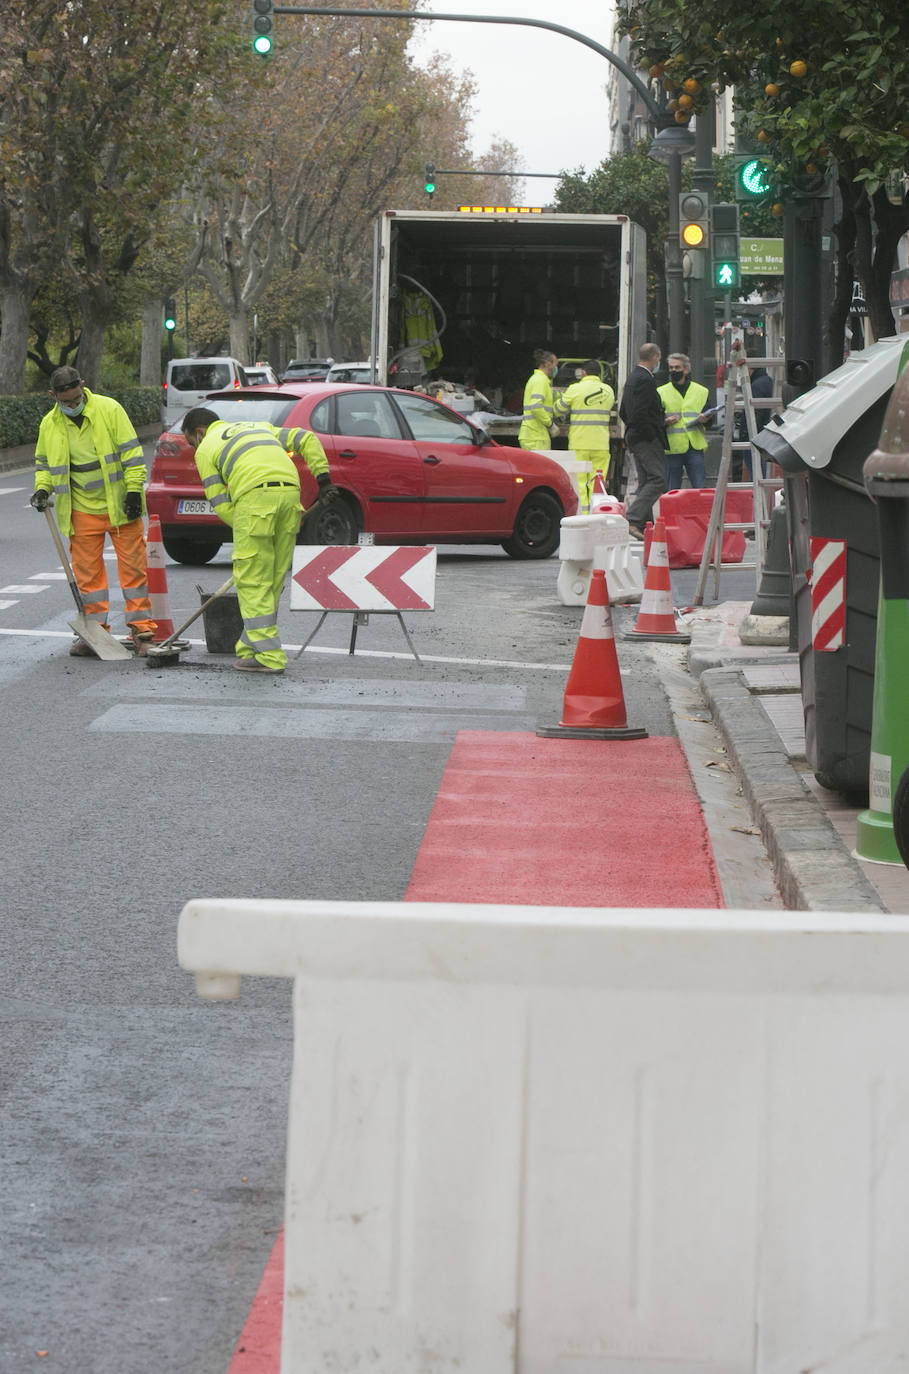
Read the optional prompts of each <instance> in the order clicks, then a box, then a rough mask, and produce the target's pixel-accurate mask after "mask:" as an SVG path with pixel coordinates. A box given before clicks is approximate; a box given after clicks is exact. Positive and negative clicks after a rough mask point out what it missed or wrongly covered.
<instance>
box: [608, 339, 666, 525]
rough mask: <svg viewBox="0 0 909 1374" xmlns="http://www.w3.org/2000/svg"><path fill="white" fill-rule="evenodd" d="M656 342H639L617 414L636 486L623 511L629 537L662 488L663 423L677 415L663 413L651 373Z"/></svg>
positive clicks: (648, 516) (657, 358)
mask: <svg viewBox="0 0 909 1374" xmlns="http://www.w3.org/2000/svg"><path fill="white" fill-rule="evenodd" d="M660 357H661V354H660V349H659V345H658V344H654V343H645V344H641V347H640V349H639V350H638V359H639V361H638V365H637V367H633V368H632V369H631V371H630V372H629V374H628V376H627V378H626V380H625V390H624V391H623V393H622V404H621V405H620V406H619V415H620V417H621V419H622V421H623V422H624V425H625V443H626V444H627V446H628V448H629V449H630V450H631V454H632V457H633V458H634V465H635V467H636V468H637V473H638V489H637V492H636V493H635V496H634V499H633V500H632V502H631V504H630V505H629V507H628V509H627V511H626V513H625V514H626V518H627V520H628V529H629V531H630V533H631V536H632V538H633V539H643V538H644V526H645V524H646V523H647V521H648V520H650V519H651V518H652V515H653V503H654V501H655V500H656V499H657V497H658V496H662V494H663V492H664V491H665V490H666V459H665V449H666V424H667V422H668V423H669V424H673V423H674V422H675V421H676V420H677V419H678V418H679V417H678V415H666V414H665V413H664V411H663V402H662V401H661V400H660V394H659V392H658V391H657V384H656V382H655V381H654V379H653V374H654V372H656V370H657V368H658V367H659V365H660Z"/></svg>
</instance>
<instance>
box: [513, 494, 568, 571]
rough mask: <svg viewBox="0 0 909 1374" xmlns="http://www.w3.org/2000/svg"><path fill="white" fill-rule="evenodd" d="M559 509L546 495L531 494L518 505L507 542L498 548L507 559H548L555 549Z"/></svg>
mask: <svg viewBox="0 0 909 1374" xmlns="http://www.w3.org/2000/svg"><path fill="white" fill-rule="evenodd" d="M561 521H562V507H561V506H560V505H559V503H558V501H557V500H556V499H555V497H554V496H550V495H549V493H548V492H546V491H534V492H531V494H530V495H529V496H528V497H527V499H526V501H524V502H523V504H522V505H521V507H520V509H519V511H518V514H517V518H516V519H515V522H514V530H513V531H512V535H511V538H510V539H506V540H504V541H503V544H502V548H503V549H504V550H505V552H506V553H507V554H508V555H509V557H511V558H549V557H550V555H551V554H553V553H555V551H556V549H557V548H558V545H559V535H560V528H561Z"/></svg>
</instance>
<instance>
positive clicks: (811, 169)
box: [805, 162, 817, 177]
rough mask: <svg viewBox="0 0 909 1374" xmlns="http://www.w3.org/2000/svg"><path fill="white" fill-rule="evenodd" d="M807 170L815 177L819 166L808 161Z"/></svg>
mask: <svg viewBox="0 0 909 1374" xmlns="http://www.w3.org/2000/svg"><path fill="white" fill-rule="evenodd" d="M805 171H806V172H807V173H808V175H809V176H810V177H813V176H814V174H815V172H816V171H817V166H816V165H815V163H813V162H806V163H805Z"/></svg>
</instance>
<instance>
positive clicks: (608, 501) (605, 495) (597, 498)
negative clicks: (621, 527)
mask: <svg viewBox="0 0 909 1374" xmlns="http://www.w3.org/2000/svg"><path fill="white" fill-rule="evenodd" d="M590 514H591V515H624V514H625V507H624V505H623V504H622V502H621V501H620V500H619V499H618V498H617V497H615V496H610V495H609V492H608V491H607V490H606V483H605V482H604V480H603V474H602V473H601V472H600V471H599V469H598V470H597V471H596V472H595V473H594V474H593V486H592V487H591V489H590Z"/></svg>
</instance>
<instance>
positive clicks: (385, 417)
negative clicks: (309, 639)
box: [146, 382, 578, 564]
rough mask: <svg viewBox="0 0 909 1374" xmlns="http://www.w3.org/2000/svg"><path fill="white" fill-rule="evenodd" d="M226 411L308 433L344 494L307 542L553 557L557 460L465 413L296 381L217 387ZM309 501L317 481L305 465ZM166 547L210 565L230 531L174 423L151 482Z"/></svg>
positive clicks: (309, 523)
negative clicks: (360, 541)
mask: <svg viewBox="0 0 909 1374" xmlns="http://www.w3.org/2000/svg"><path fill="white" fill-rule="evenodd" d="M203 404H204V405H206V406H207V407H208V408H209V409H211V410H213V411H214V412H215V414H216V415H217V416H218V417H219V418H220V419H223V420H259V419H261V420H268V421H269V422H270V423H271V424H274V425H282V426H288V427H292V426H297V425H299V426H300V427H301V428H303V429H311V430H313V431H314V432H315V433H316V434H317V435H318V436H319V439H320V440H321V443H322V446H323V448H324V449H325V452H326V454H327V456H328V462H329V466H330V469H331V479H332V482H333V483H334V484H335V486H336V487H337V488H338V489H339V491H340V493H341V499H340V500H338V501H334V502H330V503H329V504H328V505H327V506H324V507H320V508H319V509H318V510H316V511H314V512H313V514H312V516H310V517H309V518H306V519H304V521H303V525H302V527H301V530H300V535H299V542H300V543H303V544H355V543H356V542H357V535H358V534H359V533H361V532H366V533H369V534H372V535H373V536H374V537H375V541H376V543H377V544H424V543H428V544H467V543H473V544H501V545H502V547H503V548H504V549H505V551H506V553H509V554H510V555H511V557H512V558H548V557H549V556H550V555H551V554H552V553H554V552H555V550H556V548H557V546H558V543H559V533H560V530H559V524H560V521H561V519H562V517H563V516H566V515H574V514H575V512H576V511H577V506H578V500H577V496H576V495H575V492H574V489H573V487H572V485H571V482H570V480H569V478H568V476H567V474H566V473H565V471H564V470H563V469H562V467H561V466H560V465H559V464H558V463H556V462H554V461H553V459H551V458H547V457H545V456H544V455H543V454H542V453H534V452H532V451H530V450H524V449H519V448H510V447H506V446H504V445H499V444H496V443H494V442H493V441H492V440H491V439H490V438H489V436H488V435H487V434H485V433H484V432H483V431H482V430H480V429H478V428H477V427H476V426H475V425H472V424H470V423H469V421H468V420H466V419H465V418H464V416H463V415H459V414H458V413H457V411H454V410H450V409H449V407H448V406H444V405H441V404H440V402H438V401H435V400H433V399H432V398H431V397H429V396H424V395H422V393H420V392H415V391H397V390H393V389H392V388H390V387H377V386H369V387H358V386H340V385H328V384H327V383H322V382H308V383H306V382H304V383H300V382H297V383H294V384H289V385H285V386H278V387H264V386H258V387H254V388H246V389H242V388H241V389H240V390H239V391H221V392H216V393H213V394H212V395H211V396H210V397H208V398H207V399H206V400H205V401H204V402H203ZM298 466H299V467H300V473H301V484H302V497H303V504H304V506H309V505H311V504H312V502H313V501H314V500H315V494H316V483H315V480H314V478H313V477H312V474H311V473H310V471H309V469H308V468H307V467H306V465H305V463H302V462H300V463H299V464H298ZM146 498H147V504H148V513H149V515H157V516H158V517H159V519H160V521H161V533H162V536H163V540H164V547H165V549H166V550H167V552H168V554H169V555H170V557H171V558H173V559H175V560H176V562H178V563H195V564H200V563H207V562H208V561H209V560H210V559H212V558H214V556H215V554H216V553H217V552H218V550H219V548H220V547H221V544H222V543H224V542H225V541H226V540H229V539H230V531H229V529H228V528H227V526H225V525H224V524H223V523H222V522H221V521H220V520H219V519H218V517H217V516H216V515H215V514H213V512H212V508H211V506H210V504H209V503H208V501H206V499H205V497H204V496H203V494H202V484H201V482H200V481H199V476H198V473H197V472H196V465H195V462H194V460H193V455H192V451H191V449H190V447H189V445H188V444H187V443H186V440H185V439H184V438H183V435H182V433H181V431H180V429H179V428H177V429H171V430H166V431H165V432H164V433H163V434H162V435H161V438H160V439H159V440H158V444H157V447H156V449H155V456H154V460H153V462H152V470H151V480H150V481H149V484H148V487H147V489H146Z"/></svg>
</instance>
